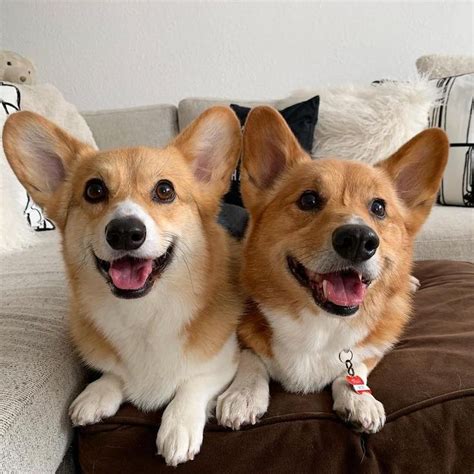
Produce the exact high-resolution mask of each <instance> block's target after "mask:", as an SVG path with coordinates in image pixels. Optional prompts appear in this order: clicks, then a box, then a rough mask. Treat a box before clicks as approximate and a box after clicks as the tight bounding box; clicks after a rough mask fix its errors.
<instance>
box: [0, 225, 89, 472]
mask: <svg viewBox="0 0 474 474" xmlns="http://www.w3.org/2000/svg"><path fill="white" fill-rule="evenodd" d="M38 237H39V238H38V240H39V243H38V245H37V246H35V247H33V248H30V249H28V250H23V251H17V252H13V253H11V254H8V255H3V256H2V260H1V264H0V453H1V455H0V472H54V471H55V470H56V468H57V467H58V466H59V465H60V463H61V460H62V459H63V457H64V454H65V453H66V451H67V448H68V446H69V444H70V442H71V439H72V429H71V425H70V421H69V419H68V416H67V410H68V406H69V404H70V402H71V400H72V398H73V397H74V396H75V395H76V394H77V392H78V391H79V390H80V389H81V387H82V385H83V381H84V372H83V369H82V368H81V366H80V364H79V362H78V360H77V358H76V357H75V355H74V352H73V348H72V346H71V343H70V341H69V337H68V333H67V299H68V294H67V284H66V279H65V275H64V271H63V264H62V259H61V256H60V251H59V248H60V247H59V242H58V233H57V232H54V233H53V232H46V233H44V232H43V233H40V234H39V236H38Z"/></svg>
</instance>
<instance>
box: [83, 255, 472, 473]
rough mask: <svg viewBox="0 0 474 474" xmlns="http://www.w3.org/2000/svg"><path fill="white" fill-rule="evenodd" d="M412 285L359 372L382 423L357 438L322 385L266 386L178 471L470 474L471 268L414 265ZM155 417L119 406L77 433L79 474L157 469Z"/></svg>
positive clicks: (211, 430) (213, 429)
mask: <svg viewBox="0 0 474 474" xmlns="http://www.w3.org/2000/svg"><path fill="white" fill-rule="evenodd" d="M415 275H416V276H417V277H418V278H419V279H420V281H421V288H420V290H419V291H418V292H417V294H416V297H415V315H414V317H413V319H412V321H411V323H410V325H409V327H408V328H407V330H406V332H405V335H404V337H403V338H402V340H401V341H400V343H399V344H398V345H397V347H396V348H395V349H394V350H393V351H392V352H390V353H389V354H388V355H387V356H386V357H385V358H384V359H383V361H382V362H381V363H380V364H379V365H378V366H377V367H376V369H375V370H374V372H373V373H372V374H371V376H370V377H369V385H370V386H371V388H372V390H373V392H374V395H375V396H376V397H377V398H378V399H379V400H380V401H382V402H383V404H384V405H385V409H386V412H387V415H388V416H387V424H386V425H385V427H384V428H383V430H382V431H381V432H379V433H377V434H375V435H365V434H358V433H355V432H354V431H352V430H351V429H350V428H349V427H348V426H346V425H345V424H344V423H343V422H342V421H341V420H339V419H338V418H337V416H336V415H335V414H334V413H333V412H332V410H331V405H332V400H331V394H330V392H329V390H325V391H324V392H322V393H318V394H312V395H305V396H302V395H295V394H289V393H285V392H283V390H282V389H281V387H280V386H278V385H277V384H274V385H273V386H272V390H271V395H272V398H271V403H270V408H269V411H268V413H267V414H266V415H265V416H264V417H263V419H262V420H261V422H260V423H259V424H257V425H256V426H252V427H247V428H244V429H242V430H241V431H239V432H232V431H229V430H226V429H223V428H221V427H219V426H217V425H216V423H215V421H214V420H211V421H210V422H209V423H208V424H207V426H206V431H205V434H204V443H203V446H202V449H201V453H200V454H199V455H198V456H197V457H196V458H195V460H194V461H192V462H189V463H186V464H184V465H180V466H179V467H178V468H177V470H178V472H196V473H225V474H228V473H242V472H259V473H272V474H276V473H288V472H290V473H295V474H296V473H306V472H316V471H318V472H325V473H332V472H335V473H336V472H337V473H339V472H348V471H350V472H364V473H372V472H403V473H406V472H416V473H432V472H451V473H457V472H473V470H474V450H473V449H472V447H473V446H474V310H473V303H472V301H473V296H474V265H473V264H472V263H464V262H449V261H426V262H420V263H418V264H417V265H416V268H415ZM159 424H160V413H148V414H145V413H142V412H140V411H138V410H137V409H135V408H134V407H132V406H131V405H129V404H126V405H124V406H122V408H121V409H120V410H119V412H118V413H117V415H115V416H114V417H112V418H110V419H108V420H106V421H105V422H103V423H100V424H97V425H93V426H88V427H85V428H81V429H80V430H79V431H78V434H79V436H78V452H79V460H80V465H81V467H82V469H83V470H84V472H91V473H92V472H94V473H101V472H154V473H156V472H162V471H165V470H167V468H166V466H165V464H164V461H163V459H162V458H161V457H159V456H156V455H155V452H156V448H155V438H156V433H157V430H158V427H159Z"/></svg>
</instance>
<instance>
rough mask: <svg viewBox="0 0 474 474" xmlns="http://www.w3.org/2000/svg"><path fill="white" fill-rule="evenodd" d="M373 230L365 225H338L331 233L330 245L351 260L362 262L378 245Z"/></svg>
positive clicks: (371, 254)
mask: <svg viewBox="0 0 474 474" xmlns="http://www.w3.org/2000/svg"><path fill="white" fill-rule="evenodd" d="M379 243H380V242H379V238H378V237H377V234H376V233H375V231H373V230H372V229H371V228H370V227H368V226H366V225H356V224H348V225H343V226H341V227H338V228H337V229H336V230H335V231H334V233H333V234H332V246H333V247H334V250H335V251H336V252H337V253H338V254H339V255H340V256H341V257H344V258H345V259H347V260H350V261H351V262H354V263H357V262H363V261H364V260H368V259H369V258H370V257H372V256H373V255H374V253H375V251H376V250H377V247H378V246H379Z"/></svg>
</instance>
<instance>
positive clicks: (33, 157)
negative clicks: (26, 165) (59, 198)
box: [24, 129, 66, 191]
mask: <svg viewBox="0 0 474 474" xmlns="http://www.w3.org/2000/svg"><path fill="white" fill-rule="evenodd" d="M56 146H57V145H56V143H54V142H52V140H51V137H50V136H48V135H47V134H44V133H42V130H41V129H40V130H37V129H33V130H30V133H29V134H28V135H27V136H26V138H25V142H24V150H25V152H26V153H27V154H28V155H29V156H30V159H29V161H30V170H31V171H32V172H33V173H34V174H35V175H36V177H35V182H36V183H37V184H40V186H39V189H42V188H43V186H41V183H44V188H45V189H44V190H48V191H55V190H56V188H57V187H58V186H59V185H60V184H61V183H62V182H63V181H64V179H65V177H66V170H65V169H64V165H63V162H62V160H61V158H60V157H59V155H58V152H57V149H56Z"/></svg>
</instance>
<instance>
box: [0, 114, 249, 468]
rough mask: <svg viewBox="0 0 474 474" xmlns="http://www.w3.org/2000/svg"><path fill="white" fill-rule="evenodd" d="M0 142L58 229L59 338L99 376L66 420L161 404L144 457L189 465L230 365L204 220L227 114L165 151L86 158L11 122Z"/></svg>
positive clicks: (232, 262) (237, 299)
mask: <svg viewBox="0 0 474 474" xmlns="http://www.w3.org/2000/svg"><path fill="white" fill-rule="evenodd" d="M3 143H4V146H5V152H6V156H7V159H8V161H9V163H10V165H11V167H12V169H13V171H14V172H15V174H16V176H17V177H18V179H19V180H20V182H21V183H22V184H23V186H24V187H25V188H26V189H27V191H28V193H29V194H30V195H31V196H32V198H33V199H34V201H35V202H36V203H38V204H39V205H40V206H41V207H42V208H44V209H45V211H46V213H47V215H48V217H49V218H51V219H52V220H53V221H54V222H55V224H56V225H57V227H58V228H59V230H60V232H61V235H62V247H63V256H64V261H65V265H66V270H67V276H68V279H69V286H70V293H71V308H70V326H71V333H72V337H73V340H74V343H75V345H76V348H77V350H78V352H79V354H80V356H81V358H82V360H83V361H84V362H85V363H86V364H87V365H88V366H90V367H92V368H94V369H96V370H98V371H100V372H101V373H102V376H101V377H100V378H99V379H98V380H96V381H95V382H92V383H91V384H89V385H88V386H87V387H86V388H85V390H84V391H83V392H82V393H81V394H80V395H79V396H78V397H77V398H76V400H75V401H74V402H73V403H72V405H71V407H70V416H71V419H72V422H73V424H74V425H86V424H91V423H96V422H98V421H100V420H101V419H103V418H106V417H110V416H112V415H114V414H115V413H116V412H117V410H118V408H119V406H120V404H121V403H122V402H124V401H129V402H131V403H133V404H134V405H136V406H137V407H139V408H141V409H144V410H154V409H157V408H159V407H163V406H165V405H166V409H165V411H164V414H163V417H162V422H161V426H160V429H159V431H158V436H157V440H156V445H157V451H158V453H159V454H161V455H162V456H163V457H164V458H165V460H166V463H167V464H169V465H172V466H176V465H177V464H179V463H182V462H185V461H187V460H190V459H193V457H194V456H195V455H196V454H197V453H198V452H199V450H200V447H201V443H202V439H203V429H204V425H205V422H206V419H207V416H208V410H209V408H210V406H211V405H212V403H213V401H214V400H215V397H216V396H217V395H218V394H219V393H220V392H222V391H223V390H224V389H225V387H226V386H227V385H228V384H229V383H230V381H231V380H232V378H233V377H234V374H235V371H236V369H237V364H238V359H239V349H238V344H237V338H236V327H237V322H238V318H239V316H240V314H241V312H242V299H241V296H240V294H239V290H238V286H237V284H236V281H235V278H234V275H236V274H238V268H237V264H238V262H237V260H238V259H236V258H235V256H234V253H235V252H234V251H233V246H235V245H237V243H235V242H233V241H232V240H231V238H230V237H229V236H228V235H227V233H226V232H225V230H224V229H223V228H222V227H221V226H220V225H219V224H218V223H217V217H216V216H217V213H218V210H219V206H220V200H221V197H222V196H223V195H224V194H225V192H226V191H227V188H228V186H229V182H230V176H231V174H232V173H233V171H234V169H235V166H236V164H237V161H238V159H239V155H240V150H241V131H240V125H239V122H238V119H237V117H236V116H235V114H234V113H233V112H232V110H231V109H230V108H227V107H215V108H212V109H209V110H207V111H206V112H205V113H203V114H202V115H201V116H200V117H199V118H197V119H196V120H195V121H194V122H193V123H192V124H191V125H190V126H189V127H188V128H186V129H185V130H184V131H183V132H182V133H181V134H180V135H179V136H178V137H177V138H176V139H175V140H174V141H173V142H172V143H171V144H170V145H169V146H167V147H166V148H163V149H152V148H145V147H140V148H130V149H117V150H111V151H104V152H98V151H96V150H94V149H92V148H90V147H89V146H87V145H85V144H82V143H80V142H78V141H77V140H76V139H74V138H73V137H71V136H69V135H68V134H67V133H66V132H64V131H63V130H61V129H60V128H58V127H57V126H56V125H54V124H52V123H51V122H49V121H48V120H46V119H44V118H42V117H40V116H39V115H36V114H33V113H31V112H18V113H15V114H13V115H11V116H10V117H9V119H8V120H7V122H6V124H5V128H4V133H3Z"/></svg>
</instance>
